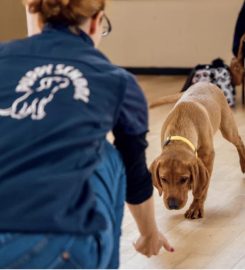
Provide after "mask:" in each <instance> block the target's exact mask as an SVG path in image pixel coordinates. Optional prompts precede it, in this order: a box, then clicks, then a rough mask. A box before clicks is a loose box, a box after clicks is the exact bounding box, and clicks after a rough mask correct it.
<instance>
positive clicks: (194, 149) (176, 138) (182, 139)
mask: <svg viewBox="0 0 245 270" xmlns="http://www.w3.org/2000/svg"><path fill="white" fill-rule="evenodd" d="M170 141H182V142H184V143H186V144H187V145H189V146H190V148H191V149H192V150H193V152H194V153H195V155H196V158H197V157H198V155H197V149H196V148H195V146H194V144H193V143H192V142H190V141H189V140H188V139H186V138H185V137H182V136H169V137H167V139H166V141H165V142H164V143H163V146H165V145H168V144H169V142H170Z"/></svg>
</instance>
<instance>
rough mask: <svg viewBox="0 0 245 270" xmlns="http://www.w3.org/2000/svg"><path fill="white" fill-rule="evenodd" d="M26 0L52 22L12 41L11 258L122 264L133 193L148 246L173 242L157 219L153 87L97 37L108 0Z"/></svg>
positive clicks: (6, 189)
mask: <svg viewBox="0 0 245 270" xmlns="http://www.w3.org/2000/svg"><path fill="white" fill-rule="evenodd" d="M25 2H26V5H27V9H28V10H29V12H30V13H33V14H35V13H37V14H38V16H39V20H40V21H41V22H42V23H43V25H44V29H43V31H42V33H40V34H38V35H35V36H33V37H31V38H26V39H23V40H19V41H14V42H10V43H6V44H1V45H0V81H1V85H0V132H1V134H2V136H1V140H0V152H1V156H0V168H1V170H0V240H1V243H0V268H117V267H118V266H119V239H120V234H121V222H122V217H123V209H124V201H125V200H126V201H127V203H128V205H129V208H130V211H131V212H132V214H133V217H134V219H135V221H136V223H137V225H138V228H139V232H140V237H139V239H138V240H137V242H136V244H135V248H136V250H137V251H139V252H141V253H142V254H144V255H147V256H151V255H156V254H157V253H158V252H159V250H160V248H161V247H162V246H164V247H165V249H166V250H168V251H173V249H172V248H171V246H170V245H169V244H168V242H167V241H166V239H165V238H164V236H163V235H162V234H161V233H160V232H159V231H158V228H157V225H156V222H155V216H154V206H153V197H152V192H153V187H152V181H151V175H150V173H149V170H148V169H147V166H146V158H145V149H146V147H147V141H146V133H147V131H148V119H147V104H146V101H145V98H144V95H143V93H142V91H141V89H140V87H139V86H138V84H137V83H136V81H135V79H134V77H133V76H132V75H130V74H129V73H127V72H126V71H124V70H122V69H120V68H118V67H116V66H114V65H112V64H111V63H110V62H109V61H108V60H107V59H106V57H105V56H104V55H103V54H102V53H100V52H99V51H98V50H97V49H96V47H97V46H98V44H99V42H100V40H101V37H102V36H105V35H106V34H108V33H109V32H110V31H111V25H110V22H109V19H108V18H107V17H106V15H105V13H104V8H105V0H94V1H90V0H56V1H53V0H26V1H25ZM103 22H106V29H105V28H104V27H103ZM109 131H113V134H114V137H115V141H114V146H112V145H111V144H110V143H109V142H108V141H107V140H106V134H107V133H108V132H109ZM119 152H120V153H119ZM126 181H127V189H126Z"/></svg>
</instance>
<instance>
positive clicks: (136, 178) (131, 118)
mask: <svg viewBox="0 0 245 270" xmlns="http://www.w3.org/2000/svg"><path fill="white" fill-rule="evenodd" d="M147 132H148V110H147V102H146V99H145V97H144V94H143V92H142V90H141V89H140V87H139V85H138V84H137V82H136V80H135V79H134V77H133V76H132V75H130V74H128V79H127V89H126V93H125V96H124V100H123V103H122V107H121V109H120V112H119V117H118V119H117V122H116V124H115V126H114V129H113V134H114V137H115V141H114V144H115V146H116V148H117V149H118V150H119V152H120V153H121V155H122V159H123V161H124V164H125V168H126V175H127V192H126V201H127V202H128V203H131V204H139V203H142V202H144V201H145V200H147V199H148V198H149V197H151V195H152V192H153V187H152V181H151V175H150V172H149V171H148V169H147V165H146V154H145V150H146V148H147V146H148V143H147V140H146V134H147Z"/></svg>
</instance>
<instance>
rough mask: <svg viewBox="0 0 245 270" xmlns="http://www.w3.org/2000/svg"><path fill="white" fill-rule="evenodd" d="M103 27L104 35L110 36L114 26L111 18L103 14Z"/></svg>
mask: <svg viewBox="0 0 245 270" xmlns="http://www.w3.org/2000/svg"><path fill="white" fill-rule="evenodd" d="M102 27H103V30H102V37H106V36H108V35H109V34H110V33H111V31H112V26H111V22H110V20H109V18H108V17H107V16H106V15H104V16H103V21H102Z"/></svg>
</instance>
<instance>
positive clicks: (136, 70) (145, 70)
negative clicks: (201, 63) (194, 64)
mask: <svg viewBox="0 0 245 270" xmlns="http://www.w3.org/2000/svg"><path fill="white" fill-rule="evenodd" d="M124 68H125V69H126V70H128V71H129V72H131V73H133V74H135V75H173V76H177V75H189V74H190V72H191V70H192V68H182V67H181V68H178V67H176V68H172V67H171V68H168V67H157V68H156V67H124Z"/></svg>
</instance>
